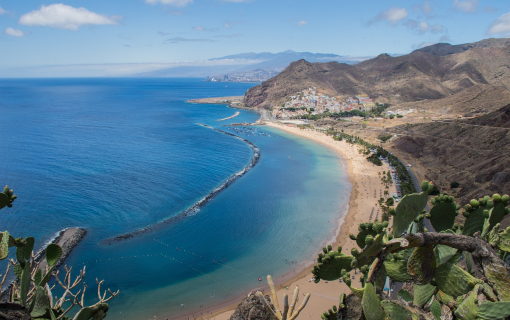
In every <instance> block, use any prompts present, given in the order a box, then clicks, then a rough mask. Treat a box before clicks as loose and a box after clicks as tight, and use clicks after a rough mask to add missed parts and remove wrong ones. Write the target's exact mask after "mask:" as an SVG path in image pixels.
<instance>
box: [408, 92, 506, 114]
mask: <svg viewBox="0 0 510 320" xmlns="http://www.w3.org/2000/svg"><path fill="white" fill-rule="evenodd" d="M509 102H510V91H508V90H507V89H505V88H504V87H500V86H491V85H483V84H478V85H474V86H472V87H470V88H467V89H465V90H462V91H460V92H458V93H455V94H453V95H450V96H447V97H445V98H443V99H436V100H433V99H431V100H426V101H418V102H409V103H403V104H402V105H401V107H402V108H403V109H424V110H429V111H432V112H437V113H439V114H452V113H453V114H458V115H462V116H464V117H470V116H474V115H480V114H485V113H488V112H492V111H496V110H499V109H501V108H502V107H504V106H506V105H507V104H508V103H509Z"/></svg>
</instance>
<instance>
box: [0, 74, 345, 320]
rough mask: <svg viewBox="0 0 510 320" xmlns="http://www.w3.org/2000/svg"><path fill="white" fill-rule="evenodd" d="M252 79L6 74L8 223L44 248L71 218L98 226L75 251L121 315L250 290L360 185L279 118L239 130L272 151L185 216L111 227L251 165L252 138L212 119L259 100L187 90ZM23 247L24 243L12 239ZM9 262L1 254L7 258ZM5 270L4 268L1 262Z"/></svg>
mask: <svg viewBox="0 0 510 320" xmlns="http://www.w3.org/2000/svg"><path fill="white" fill-rule="evenodd" d="M251 86H253V84H235V83H229V84H227V85H225V83H213V82H203V81H201V80H200V79H161V78H159V79H133V78H124V79H16V80H13V79H0V121H1V123H0V150H1V152H0V183H2V184H3V185H5V184H8V185H9V187H11V188H13V189H14V191H15V194H17V195H18V199H17V200H16V201H15V203H14V206H13V208H10V209H9V208H5V209H3V210H2V211H1V212H0V225H1V227H0V229H2V230H8V231H9V232H10V233H11V234H13V235H14V236H15V237H27V236H34V237H35V238H36V247H37V248H38V249H39V248H41V247H42V246H43V245H44V243H45V242H47V241H49V240H50V239H51V238H52V237H54V235H55V233H57V232H58V231H59V230H61V229H64V228H67V227H84V228H86V229H87V231H88V234H87V236H86V237H85V238H84V240H83V241H82V242H81V243H80V245H79V246H78V247H77V248H76V249H75V250H74V251H73V253H72V254H71V256H70V257H69V258H68V260H67V261H66V263H67V264H68V265H71V266H74V270H75V274H77V270H78V269H79V268H81V267H83V266H84V265H86V283H87V285H88V288H87V292H88V303H94V302H95V301H96V299H97V294H96V293H95V292H96V291H97V286H96V283H95V279H96V277H97V278H99V279H104V280H105V286H106V287H109V288H111V289H112V290H117V289H120V291H121V293H120V295H119V296H118V297H116V298H115V299H114V300H112V301H111V302H110V311H109V313H108V319H111V320H114V319H142V318H143V319H149V318H152V317H153V316H154V315H158V316H160V317H161V316H163V315H164V316H168V315H170V316H171V317H178V316H180V315H184V314H189V313H190V312H192V311H197V310H201V308H200V306H201V305H203V306H204V307H203V308H204V309H205V308H207V307H211V306H214V305H217V304H220V303H222V302H224V301H226V300H228V299H232V298H234V297H236V296H239V295H242V294H245V293H247V292H248V291H249V290H251V289H253V288H256V287H258V286H260V285H261V284H265V281H264V283H261V282H259V281H258V278H259V277H261V278H262V279H264V280H265V276H266V275H267V274H272V275H273V278H278V277H281V276H282V275H284V274H286V273H289V272H293V270H297V269H298V268H299V267H300V262H302V261H305V260H310V259H313V258H314V257H315V255H316V253H317V252H318V250H320V248H321V247H322V245H323V244H324V241H326V239H330V238H331V237H332V236H333V235H334V233H335V231H336V228H337V220H338V219H339V218H341V213H342V212H344V210H345V209H346V205H347V198H348V195H349V192H350V184H349V182H348V175H347V171H346V170H345V167H344V164H343V163H342V162H341V161H339V159H338V157H337V156H336V154H335V153H334V152H333V151H331V150H329V149H327V148H326V147H323V146H321V145H318V144H315V143H313V142H311V141H308V140H306V139H303V138H299V137H296V136H292V135H290V134H287V133H285V132H282V131H280V130H276V129H272V128H266V127H258V128H256V129H255V130H251V131H247V130H241V132H239V133H238V135H239V136H241V137H243V138H245V139H247V140H249V141H251V142H252V143H253V144H255V145H256V146H257V147H259V148H260V150H261V158H260V161H259V163H258V164H257V165H256V166H255V167H254V168H253V169H252V170H251V171H249V172H248V173H247V174H246V175H244V176H243V177H241V178H240V179H238V180H236V181H235V182H234V183H233V184H232V185H230V186H229V187H228V188H227V189H225V190H224V191H222V192H221V193H220V194H219V195H217V196H216V197H215V198H214V199H213V200H211V201H210V202H209V203H208V204H206V205H205V206H204V207H202V208H201V209H200V211H198V212H197V213H196V214H194V215H192V216H189V217H187V218H185V219H183V220H181V221H179V222H178V223H176V224H172V225H168V226H165V227H163V228H159V229H157V230H156V231H153V232H149V233H146V234H144V235H142V236H138V237H135V238H133V239H130V240H126V241H123V242H119V243H115V244H112V245H105V244H103V242H102V240H104V239H106V238H109V237H112V236H116V235H119V234H122V233H126V232H131V231H134V230H137V229H140V228H143V227H145V226H148V225H151V224H154V223H157V222H158V221H161V220H164V219H166V218H169V217H172V216H175V215H177V214H179V213H180V212H182V211H183V210H185V209H186V208H189V207H190V206H192V205H193V204H194V203H195V202H196V201H198V200H199V199H201V198H202V197H204V196H205V195H207V194H208V193H209V192H210V191H211V190H213V189H214V188H215V187H217V186H218V185H220V184H221V183H222V182H223V181H224V180H225V179H227V178H228V177H230V176H231V175H232V174H234V173H236V172H238V171H240V170H241V169H242V168H244V166H246V165H247V164H248V163H249V161H250V160H251V157H252V150H251V149H250V148H249V146H248V145H247V144H246V143H244V142H243V141H241V140H239V139H236V138H233V137H230V136H227V135H224V134H221V133H219V132H217V131H214V130H211V129H208V128H204V127H202V126H199V125H197V123H199V122H200V123H205V124H208V125H211V126H213V127H216V128H218V129H221V130H224V131H229V132H234V131H232V130H231V128H228V127H225V126H222V125H224V124H229V123H232V122H255V121H256V120H257V119H258V114H256V113H251V112H247V111H241V114H240V115H239V116H238V117H236V118H233V119H231V120H227V121H223V122H218V121H217V120H218V119H222V118H225V117H229V116H231V115H233V114H234V113H235V112H236V111H237V110H234V109H230V108H228V107H227V106H225V105H198V104H188V103H185V101H186V100H188V99H195V98H205V97H217V96H233V95H243V94H244V92H245V91H246V90H247V89H248V88H250V87H251ZM12 251H13V252H14V250H12ZM4 265H5V263H4V264H2V265H0V266H2V267H3V266H4ZM0 273H3V272H1V271H0Z"/></svg>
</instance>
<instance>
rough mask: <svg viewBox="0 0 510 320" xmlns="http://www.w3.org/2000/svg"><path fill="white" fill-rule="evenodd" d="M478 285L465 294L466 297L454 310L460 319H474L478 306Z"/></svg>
mask: <svg viewBox="0 0 510 320" xmlns="http://www.w3.org/2000/svg"><path fill="white" fill-rule="evenodd" d="M477 289H478V286H476V287H475V289H474V290H473V291H471V293H470V294H469V295H468V296H467V298H466V299H464V301H463V302H462V303H461V304H460V305H459V306H458V307H457V310H455V317H456V318H457V319H460V320H475V319H476V313H477V309H478V307H477V306H476V297H477V291H478V290H477Z"/></svg>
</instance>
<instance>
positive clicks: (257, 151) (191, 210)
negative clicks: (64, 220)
mask: <svg viewBox="0 0 510 320" xmlns="http://www.w3.org/2000/svg"><path fill="white" fill-rule="evenodd" d="M198 125H200V126H202V127H205V128H209V129H211V130H214V131H217V132H220V133H223V134H226V135H228V136H231V137H234V138H236V139H239V140H242V141H243V142H244V143H246V144H247V145H248V146H249V147H250V148H251V150H252V151H253V156H252V158H251V160H250V162H249V163H248V164H247V165H246V166H245V167H244V168H243V169H242V170H241V171H239V172H236V173H234V174H233V175H231V176H230V177H229V178H228V179H227V180H225V181H223V183H222V184H220V185H219V186H218V187H216V188H215V189H214V190H212V191H211V192H210V193H209V194H208V195H206V196H205V197H203V198H202V199H200V200H199V201H197V202H196V203H195V204H194V205H193V206H191V207H189V208H188V209H186V210H184V211H182V212H181V213H179V214H177V215H175V216H172V217H170V218H167V219H165V220H162V221H160V222H157V223H155V224H152V225H150V226H147V227H145V228H143V229H139V230H135V231H133V232H129V233H124V234H121V235H118V236H115V237H112V238H108V239H105V240H103V241H101V243H102V244H107V245H111V244H113V243H115V242H118V241H122V240H127V239H130V238H133V237H135V236H138V235H142V234H145V233H147V232H150V231H153V230H156V229H158V228H161V227H162V226H165V225H169V224H174V223H177V222H178V221H180V220H182V219H184V218H186V217H188V216H192V215H194V214H195V213H197V212H198V210H199V209H200V208H201V207H202V206H204V205H205V204H206V203H207V202H209V201H210V200H211V199H212V198H214V196H216V195H217V194H218V193H220V192H221V191H223V190H224V189H226V188H227V187H228V186H230V185H231V184H232V183H234V181H236V180H237V179H239V178H240V177H242V176H243V175H245V174H246V173H247V172H248V171H250V170H251V169H252V168H253V167H254V166H255V165H256V164H257V162H259V159H260V149H259V148H258V147H257V146H256V145H254V144H253V143H251V142H250V141H248V140H246V139H244V138H241V137H239V136H236V135H235V134H232V133H229V132H225V131H222V130H219V129H216V128H213V127H211V126H209V125H206V124H203V123H198Z"/></svg>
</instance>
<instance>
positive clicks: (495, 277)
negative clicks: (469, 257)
mask: <svg viewBox="0 0 510 320" xmlns="http://www.w3.org/2000/svg"><path fill="white" fill-rule="evenodd" d="M482 268H483V269H484V271H485V272H484V273H485V277H486V278H487V281H488V282H489V284H490V285H491V286H492V288H493V289H494V291H495V292H496V294H497V296H498V299H499V300H500V301H510V274H509V273H508V271H507V270H508V269H507V268H508V266H507V265H506V264H505V263H504V262H503V261H501V264H498V263H491V264H489V263H488V262H487V261H486V260H482Z"/></svg>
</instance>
